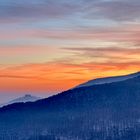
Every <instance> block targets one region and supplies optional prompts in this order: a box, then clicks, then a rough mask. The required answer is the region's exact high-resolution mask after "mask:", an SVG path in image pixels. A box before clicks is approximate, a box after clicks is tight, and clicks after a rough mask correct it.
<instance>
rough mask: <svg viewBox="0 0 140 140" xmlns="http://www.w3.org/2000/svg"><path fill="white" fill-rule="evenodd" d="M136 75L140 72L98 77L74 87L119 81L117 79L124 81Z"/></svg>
mask: <svg viewBox="0 0 140 140" xmlns="http://www.w3.org/2000/svg"><path fill="white" fill-rule="evenodd" d="M137 76H140V72H137V73H133V74H129V75H123V76H114V77H106V78H98V79H94V80H90V81H88V82H86V83H83V84H80V85H78V86H76V87H75V88H80V87H87V86H92V85H100V84H105V83H113V82H119V81H124V80H127V79H130V78H134V77H137Z"/></svg>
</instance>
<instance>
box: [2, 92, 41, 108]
mask: <svg viewBox="0 0 140 140" xmlns="http://www.w3.org/2000/svg"><path fill="white" fill-rule="evenodd" d="M39 99H41V98H40V97H36V96H32V95H30V94H26V95H24V96H23V97H19V98H16V99H14V100H11V101H9V102H8V103H4V104H1V105H0V107H2V106H6V105H10V104H14V103H26V102H34V101H37V100H39Z"/></svg>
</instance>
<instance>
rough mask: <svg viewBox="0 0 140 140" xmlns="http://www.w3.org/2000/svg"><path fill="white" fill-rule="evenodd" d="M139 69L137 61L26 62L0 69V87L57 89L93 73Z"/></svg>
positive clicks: (6, 88) (38, 90) (84, 78)
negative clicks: (98, 62)
mask: <svg viewBox="0 0 140 140" xmlns="http://www.w3.org/2000/svg"><path fill="white" fill-rule="evenodd" d="M138 70H140V63H100V64H97V63H83V64H68V63H62V62H55V63H54V62H53V63H42V64H26V65H21V66H13V67H7V68H3V69H2V68H1V69H0V90H6V91H36V92H46V93H48V92H49V93H51V92H59V91H62V90H66V89H68V88H71V87H73V86H75V85H77V84H80V83H82V82H84V81H87V80H90V79H92V78H97V77H105V76H112V75H120V74H127V73H131V72H135V71H138Z"/></svg>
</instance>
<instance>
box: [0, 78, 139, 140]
mask: <svg viewBox="0 0 140 140" xmlns="http://www.w3.org/2000/svg"><path fill="white" fill-rule="evenodd" d="M139 122H140V76H139V75H138V76H136V77H133V78H129V79H126V80H123V81H117V82H112V83H105V84H100V85H92V86H88V87H79V88H75V89H71V90H68V91H65V92H62V93H60V94H58V95H55V96H52V97H49V98H47V99H43V100H39V101H36V102H33V103H18V104H12V105H9V106H6V107H3V108H1V109H0V134H1V135H2V133H4V135H5V137H6V136H7V135H6V131H8V135H11V136H12V134H13V131H14V132H16V133H17V136H18V137H20V138H22V137H23V138H24V137H27V139H28V138H30V137H31V138H32V139H35V138H34V137H35V136H38V137H42V135H43V136H44V135H45V136H46V137H48V136H50V135H51V137H53V138H54V139H57V138H60V137H61V138H62V137H63V138H64V139H66V140H67V139H68V140H69V139H70V140H73V139H74V140H77V139H79V140H80V139H83V140H90V139H91V140H92V139H93V140H94V139H95V140H118V139H119V140H133V139H134V140H138V139H139V138H140V126H139ZM13 128H14V129H15V130H13ZM38 139H39V138H38Z"/></svg>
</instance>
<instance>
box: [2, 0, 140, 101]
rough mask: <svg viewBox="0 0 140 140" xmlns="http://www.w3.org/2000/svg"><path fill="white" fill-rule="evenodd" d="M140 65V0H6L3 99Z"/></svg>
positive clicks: (46, 93) (52, 90)
mask: <svg viewBox="0 0 140 140" xmlns="http://www.w3.org/2000/svg"><path fill="white" fill-rule="evenodd" d="M137 71H140V0H0V102H4V101H7V100H9V99H11V98H14V97H17V96H21V95H24V94H27V93H29V94H33V95H37V96H44V97H47V96H49V95H52V94H55V93H57V92H60V91H63V90H66V89H69V88H71V87H73V86H75V85H77V84H79V83H82V82H85V81H87V80H90V79H94V78H97V77H105V76H114V75H122V74H128V73H133V72H137Z"/></svg>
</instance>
